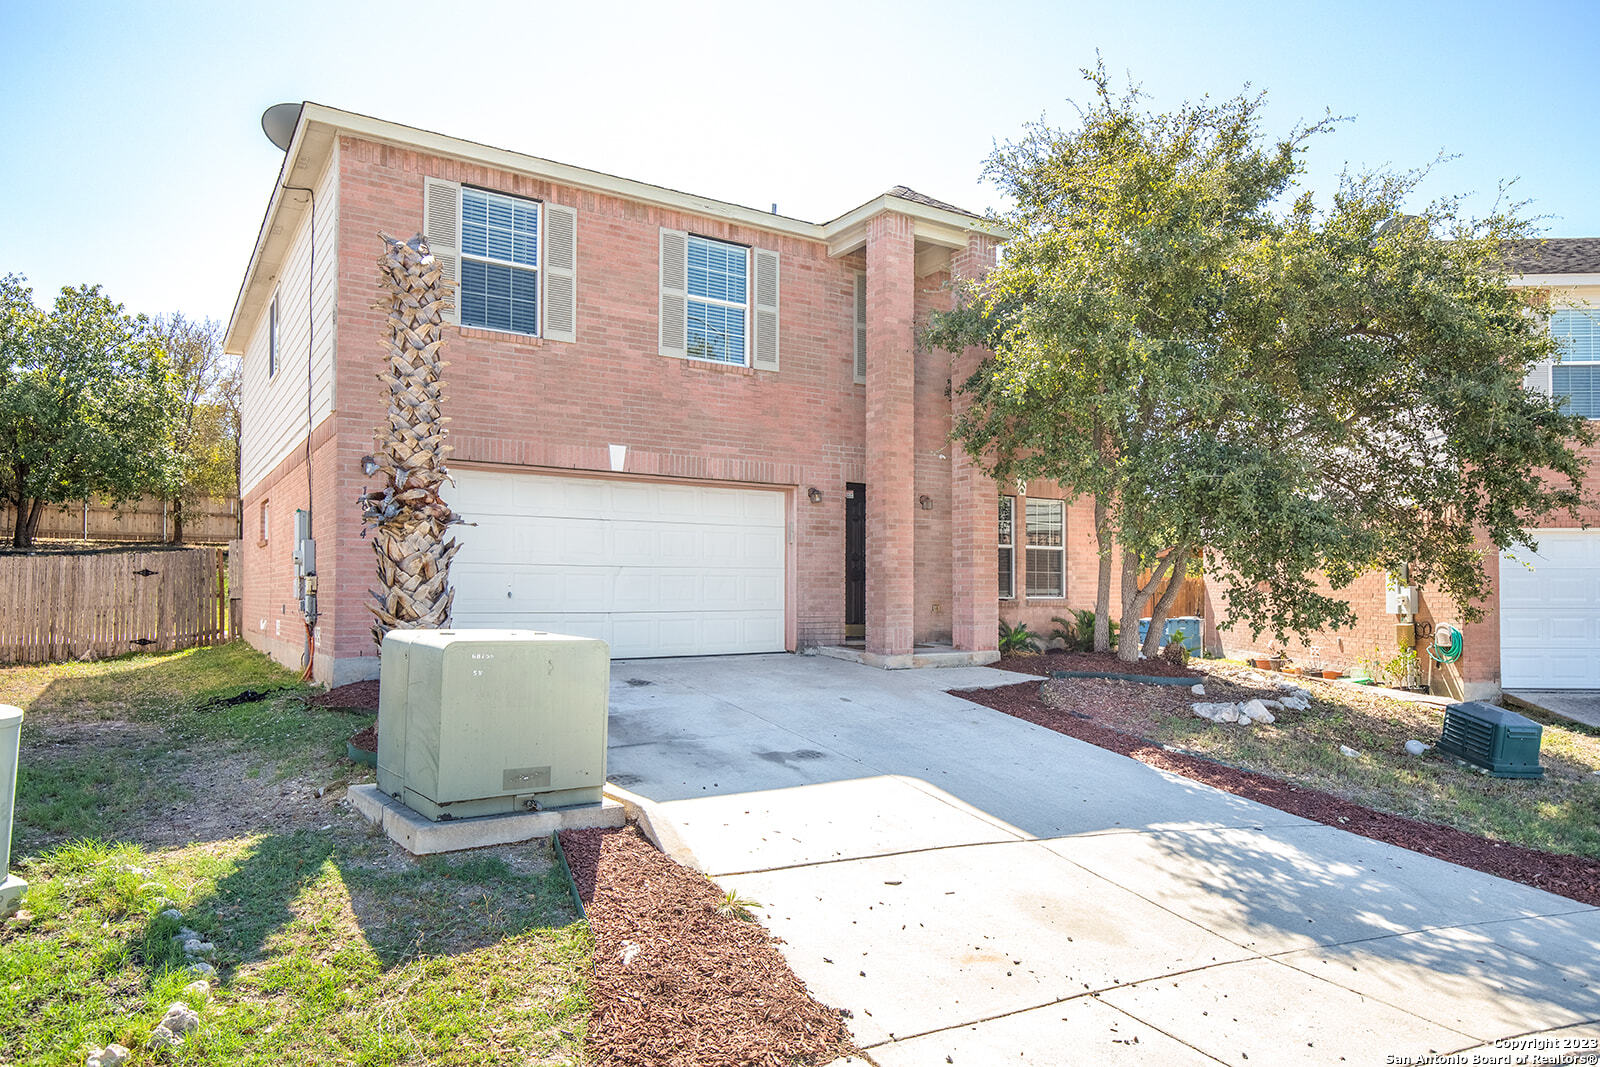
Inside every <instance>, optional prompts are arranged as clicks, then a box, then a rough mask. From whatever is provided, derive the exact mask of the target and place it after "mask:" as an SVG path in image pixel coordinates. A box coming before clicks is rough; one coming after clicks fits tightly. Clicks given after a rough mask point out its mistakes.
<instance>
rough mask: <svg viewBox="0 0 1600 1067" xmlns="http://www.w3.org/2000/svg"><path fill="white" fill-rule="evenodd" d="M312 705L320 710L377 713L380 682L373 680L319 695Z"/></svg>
mask: <svg viewBox="0 0 1600 1067" xmlns="http://www.w3.org/2000/svg"><path fill="white" fill-rule="evenodd" d="M311 703H312V704H313V705H315V706H317V707H319V708H366V709H367V710H368V711H377V710H378V680H377V679H376V678H372V679H370V680H368V681H365V682H351V683H350V684H349V685H341V686H338V687H336V688H333V689H330V690H328V691H327V692H326V693H318V694H317V695H316V696H314V697H312V698H311Z"/></svg>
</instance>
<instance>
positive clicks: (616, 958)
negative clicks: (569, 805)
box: [561, 826, 858, 1067]
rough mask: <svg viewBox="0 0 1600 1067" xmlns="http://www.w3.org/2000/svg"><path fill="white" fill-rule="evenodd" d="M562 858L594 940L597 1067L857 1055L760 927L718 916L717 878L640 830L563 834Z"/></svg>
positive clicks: (834, 1016)
mask: <svg viewBox="0 0 1600 1067" xmlns="http://www.w3.org/2000/svg"><path fill="white" fill-rule="evenodd" d="M561 847H562V848H563V849H564V850H565V851H566V854H567V862H568V864H569V866H571V868H572V876H573V879H574V880H575V881H576V882H577V883H578V893H579V896H581V897H582V898H583V902H584V907H585V908H586V909H587V910H588V913H589V926H590V928H591V929H592V930H593V932H594V938H595V949H594V983H593V985H592V986H591V999H592V1000H593V1002H594V1007H593V1010H592V1013H591V1016H590V1024H589V1042H588V1050H589V1053H590V1055H591V1056H592V1057H593V1058H594V1062H595V1064H597V1065H598V1067H663V1065H665V1067H675V1065H682V1067H689V1065H691V1064H692V1065H694V1067H789V1065H794V1064H825V1063H830V1062H832V1061H833V1060H835V1059H837V1058H839V1057H841V1056H845V1055H851V1054H856V1053H857V1052H858V1050H857V1049H856V1046H855V1044H854V1042H853V1041H852V1040H851V1038H850V1031H849V1030H848V1029H847V1028H846V1026H845V1023H844V1017H843V1016H842V1015H841V1013H840V1012H838V1011H835V1010H834V1009H832V1008H828V1007H824V1006H823V1005H821V1004H818V1003H817V1002H816V1001H815V1000H812V999H811V996H810V994H809V993H808V992H807V991H806V987H805V986H804V985H803V984H801V982H800V980H799V979H798V978H796V977H795V975H794V972H793V971H791V970H789V965H788V964H787V963H786V962H784V959H783V956H782V955H781V954H780V953H779V952H778V948H777V942H776V941H775V940H774V939H773V938H772V936H771V935H770V934H768V933H767V931H766V929H765V928H764V927H762V926H761V924H760V923H757V922H752V921H747V920H742V919H738V918H734V917H729V916H723V915H720V914H718V912H717V907H718V905H719V904H721V903H722V899H723V898H722V892H721V891H720V890H718V889H717V887H716V885H715V883H713V882H712V881H711V880H710V879H709V878H706V877H705V876H704V875H701V874H697V873H696V872H694V871H692V870H690V869H689V868H687V867H683V866H680V865H678V864H676V863H674V862H673V861H672V860H670V859H668V858H667V857H666V856H664V855H662V854H661V852H660V851H659V850H657V849H656V848H655V846H654V845H652V844H650V842H649V841H647V840H646V839H645V838H644V837H643V835H641V834H640V833H639V831H638V830H637V829H636V828H634V827H632V826H628V827H624V828H623V829H621V830H563V831H561ZM635 946H637V947H636V948H635Z"/></svg>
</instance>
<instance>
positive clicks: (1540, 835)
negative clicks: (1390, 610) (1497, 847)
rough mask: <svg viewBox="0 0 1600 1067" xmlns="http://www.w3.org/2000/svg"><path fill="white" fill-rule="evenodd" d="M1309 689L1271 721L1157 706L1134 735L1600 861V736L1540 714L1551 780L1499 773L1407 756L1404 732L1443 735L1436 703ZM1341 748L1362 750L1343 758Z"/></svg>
mask: <svg viewBox="0 0 1600 1067" xmlns="http://www.w3.org/2000/svg"><path fill="white" fill-rule="evenodd" d="M1194 665H1195V666H1197V667H1200V668H1201V669H1203V670H1206V669H1215V668H1214V667H1213V665H1212V664H1210V663H1207V662H1203V661H1202V662H1197V663H1196V664H1194ZM1224 669H1227V668H1224ZM1303 684H1304V685H1305V687H1306V688H1307V689H1309V690H1310V691H1311V692H1312V694H1313V697H1314V699H1313V703H1312V706H1311V708H1310V710H1308V711H1303V712H1297V711H1283V712H1279V713H1278V721H1277V722H1276V723H1274V724H1272V725H1270V726H1256V727H1251V728H1248V729H1246V728H1240V727H1237V726H1232V725H1227V724H1223V725H1215V724H1212V723H1209V722H1206V721H1205V720H1203V719H1197V718H1195V717H1193V716H1192V715H1190V714H1188V713H1187V712H1186V711H1175V710H1170V709H1168V710H1154V709H1152V710H1151V711H1150V713H1148V714H1147V715H1145V716H1144V717H1143V728H1142V730H1140V731H1138V732H1142V733H1143V735H1144V736H1146V737H1149V738H1150V739H1151V740H1155V741H1160V742H1162V743H1164V744H1168V745H1172V746H1174V747H1177V748H1181V749H1185V750H1187V751H1190V752H1196V753H1200V754H1202V755H1205V756H1209V757H1211V758H1213V759H1217V760H1220V761H1222V762H1224V763H1228V764H1232V765H1233V766H1237V767H1242V768H1244V769H1246V770H1252V771H1260V772H1262V773H1264V774H1270V775H1273V776H1274V777H1277V778H1282V779H1285V780H1287V781H1290V782H1294V783H1296V784H1301V785H1306V786H1309V787H1311V788H1313V789H1320V790H1322V791H1324V792H1327V793H1332V794H1333V795H1335V796H1340V797H1345V798H1346V799H1349V800H1353V801H1355V802H1356V803H1358V804H1362V805H1365V806H1366V807H1369V808H1375V809H1377V810H1379V811H1388V812H1393V813H1395V814H1397V815H1406V816H1410V817H1411V818H1415V819H1423V820H1426V821H1428V822H1434V823H1439V824H1441V825H1444V826H1453V827H1456V828H1457V829H1461V830H1466V831H1468V832H1469V833H1474V834H1479V835H1481V836H1484V837H1489V838H1493V839H1495V840H1500V841H1509V842H1514V843H1516V844H1520V845H1527V846H1529V847H1532V848H1538V849H1544V850H1546V851H1549V852H1564V853H1571V854H1575V855H1582V856H1600V775H1596V774H1595V773H1594V772H1596V771H1600V731H1595V730H1592V729H1590V728H1588V727H1583V726H1579V725H1577V724H1574V723H1569V722H1565V721H1562V720H1558V719H1552V718H1549V717H1541V719H1542V725H1543V726H1544V741H1543V750H1542V755H1541V760H1542V762H1543V764H1544V768H1545V777H1544V779H1543V780H1542V781H1527V780H1519V779H1509V778H1492V777H1490V776H1488V775H1487V774H1484V773H1482V772H1480V771H1478V770H1476V769H1474V768H1470V767H1466V766H1463V765H1462V764H1460V763H1457V762H1456V761H1455V760H1452V759H1449V758H1448V757H1445V756H1442V755H1439V754H1438V753H1436V752H1433V751H1429V752H1428V753H1427V754H1426V755H1424V756H1422V757H1420V758H1418V757H1414V756H1410V755H1407V754H1406V751H1405V743H1406V741H1407V740H1409V739H1413V738H1414V739H1416V740H1419V741H1423V742H1425V743H1427V744H1430V745H1431V744H1433V743H1435V742H1436V741H1438V739H1439V731H1440V729H1441V727H1442V726H1443V722H1444V709H1443V708H1441V707H1439V706H1437V705H1434V704H1427V703H1416V702H1410V701H1404V700H1397V699H1395V698H1392V697H1388V696H1385V695H1383V694H1381V693H1371V692H1366V691H1364V690H1362V689H1360V688H1357V687H1355V686H1350V685H1342V684H1337V683H1328V682H1321V681H1317V680H1311V679H1307V680H1305V681H1304V682H1303ZM1189 699H1204V698H1189ZM1340 745H1346V746H1348V747H1350V748H1353V749H1355V750H1356V751H1358V752H1360V753H1361V755H1360V756H1358V757H1356V758H1353V759H1352V758H1351V757H1348V756H1345V755H1343V754H1341V753H1340V751H1339V746H1340Z"/></svg>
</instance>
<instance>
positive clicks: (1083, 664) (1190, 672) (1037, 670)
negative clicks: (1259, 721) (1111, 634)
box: [995, 649, 1204, 681]
mask: <svg viewBox="0 0 1600 1067" xmlns="http://www.w3.org/2000/svg"><path fill="white" fill-rule="evenodd" d="M995 666H996V667H999V668H1000V669H1001V670H1003V671H1016V672H1017V673H1018V674H1038V675H1049V673H1050V672H1051V671H1103V672H1105V673H1106V674H1146V675H1151V676H1153V677H1156V678H1193V679H1195V680H1197V681H1199V680H1201V679H1203V677H1204V676H1203V675H1202V674H1201V673H1200V672H1199V671H1197V670H1194V669H1193V668H1191V667H1180V666H1178V665H1177V664H1176V663H1168V662H1167V661H1166V660H1164V659H1162V658H1161V657H1160V656H1155V657H1152V658H1150V659H1142V660H1140V661H1139V662H1138V663H1124V662H1122V661H1121V660H1120V659H1118V658H1117V654H1116V653H1115V652H1063V651H1061V650H1060V649H1052V650H1050V651H1049V652H1035V653H1033V654H1031V655H1021V656H1019V655H1016V654H1014V653H1012V654H1008V655H1004V656H1001V657H1000V662H999V663H996V664H995Z"/></svg>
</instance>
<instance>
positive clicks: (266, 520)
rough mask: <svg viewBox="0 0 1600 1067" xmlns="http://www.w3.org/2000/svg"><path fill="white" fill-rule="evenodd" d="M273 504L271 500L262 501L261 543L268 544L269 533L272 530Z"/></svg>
mask: <svg viewBox="0 0 1600 1067" xmlns="http://www.w3.org/2000/svg"><path fill="white" fill-rule="evenodd" d="M271 504H272V501H271V500H263V501H262V502H261V543H262V544H266V543H267V540H268V535H269V534H270V533H271V532H272V521H271V520H272V511H271V508H270V505H271Z"/></svg>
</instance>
